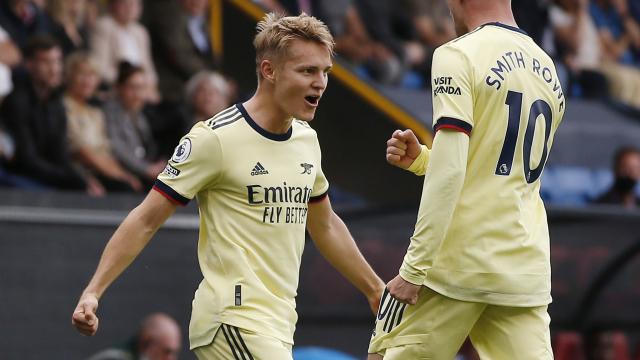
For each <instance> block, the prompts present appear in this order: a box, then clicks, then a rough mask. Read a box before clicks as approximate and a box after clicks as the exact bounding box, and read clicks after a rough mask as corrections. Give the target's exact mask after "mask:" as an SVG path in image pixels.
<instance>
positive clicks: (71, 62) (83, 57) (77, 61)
mask: <svg viewBox="0 0 640 360" xmlns="http://www.w3.org/2000/svg"><path fill="white" fill-rule="evenodd" d="M82 65H89V67H90V68H91V71H92V72H93V73H95V74H96V75H97V74H99V72H98V65H97V64H96V62H95V60H94V59H93V58H92V57H91V56H90V55H89V54H88V53H86V52H84V51H77V52H74V53H72V54H71V55H69V57H67V60H66V61H65V66H64V73H65V80H66V82H67V85H71V82H72V81H73V77H74V76H75V74H76V72H77V71H78V68H79V67H80V66H82Z"/></svg>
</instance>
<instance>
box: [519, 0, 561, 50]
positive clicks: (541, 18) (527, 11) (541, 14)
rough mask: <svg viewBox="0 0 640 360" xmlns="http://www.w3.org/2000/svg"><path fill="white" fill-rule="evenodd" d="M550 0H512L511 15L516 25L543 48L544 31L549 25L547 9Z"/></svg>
mask: <svg viewBox="0 0 640 360" xmlns="http://www.w3.org/2000/svg"><path fill="white" fill-rule="evenodd" d="M550 3H551V0H512V1H511V7H512V9H513V16H514V17H515V19H516V22H517V23H518V27H520V28H521V29H522V30H524V31H526V32H527V34H529V36H531V38H532V39H533V41H535V42H536V44H538V45H540V46H541V47H543V48H546V46H545V45H546V44H544V40H545V32H546V30H547V28H548V26H549V16H548V9H549V4H550Z"/></svg>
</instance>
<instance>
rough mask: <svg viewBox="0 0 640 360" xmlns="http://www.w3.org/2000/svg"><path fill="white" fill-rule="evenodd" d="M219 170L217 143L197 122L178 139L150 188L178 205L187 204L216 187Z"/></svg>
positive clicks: (204, 126)
mask: <svg viewBox="0 0 640 360" xmlns="http://www.w3.org/2000/svg"><path fill="white" fill-rule="evenodd" d="M221 169H222V148H221V145H220V140H219V139H218V136H217V135H216V134H215V132H213V131H212V130H211V129H209V128H207V127H206V125H204V124H202V123H200V124H198V125H196V126H195V127H194V128H193V129H192V130H191V131H190V132H189V133H188V134H187V135H185V136H184V137H183V138H182V139H181V140H180V143H179V144H178V146H177V147H176V149H175V151H174V153H173V155H172V156H171V159H170V160H169V162H168V164H167V166H166V167H165V169H164V171H162V172H161V173H160V175H158V179H157V180H156V182H155V184H154V186H153V189H154V190H156V191H158V192H160V193H161V194H162V195H163V196H165V197H166V198H167V199H169V200H170V201H172V202H174V203H176V204H178V205H186V204H187V203H188V202H189V201H190V200H191V199H193V198H194V197H195V196H196V194H197V193H198V192H200V191H201V190H203V189H206V188H210V187H212V186H214V185H215V183H216V181H217V180H218V178H219V177H220V175H221V172H222V171H221Z"/></svg>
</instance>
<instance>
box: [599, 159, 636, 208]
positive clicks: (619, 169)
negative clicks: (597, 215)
mask: <svg viewBox="0 0 640 360" xmlns="http://www.w3.org/2000/svg"><path fill="white" fill-rule="evenodd" d="M613 173H614V177H615V180H614V183H613V185H612V186H611V188H610V189H609V190H608V191H607V192H606V193H604V194H603V195H602V196H600V197H599V198H598V199H596V203H599V204H618V205H622V206H624V207H625V208H628V209H635V208H637V207H638V205H640V198H638V196H637V194H636V191H635V188H636V185H637V184H638V181H640V149H637V148H634V147H623V148H621V149H619V150H618V151H617V152H616V154H615V157H614V165H613Z"/></svg>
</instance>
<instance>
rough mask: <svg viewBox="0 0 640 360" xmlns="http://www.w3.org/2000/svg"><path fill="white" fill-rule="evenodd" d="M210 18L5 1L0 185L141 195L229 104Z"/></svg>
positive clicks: (199, 7)
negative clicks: (184, 140)
mask: <svg viewBox="0 0 640 360" xmlns="http://www.w3.org/2000/svg"><path fill="white" fill-rule="evenodd" d="M143 9H144V11H143ZM143 15H144V17H143ZM208 15H209V9H208V0H153V1H144V2H143V1H142V0H108V1H99V0H47V1H31V0H5V1H2V2H0V99H1V100H0V101H1V102H2V104H1V106H0V185H4V186H17V187H22V188H30V189H48V188H53V189H68V190H81V191H85V192H86V193H88V194H90V195H93V196H103V195H105V194H106V193H108V192H116V191H130V192H142V191H145V190H146V189H148V188H149V187H150V186H151V184H152V183H153V180H154V179H155V177H156V176H157V175H158V174H159V173H160V172H161V171H162V170H163V168H164V166H165V164H166V159H167V158H168V157H169V156H170V154H171V152H172V147H173V146H174V145H175V144H176V143H177V142H178V139H179V137H180V136H182V134H184V133H186V132H187V131H188V129H189V128H190V127H191V126H192V125H193V124H194V123H195V122H197V121H200V120H204V119H207V118H209V117H211V116H212V115H213V114H215V113H217V112H219V111H220V110H222V109H224V108H226V107H227V106H229V105H230V104H231V103H232V101H233V100H234V97H235V95H234V85H233V84H234V83H233V81H232V80H231V79H228V78H227V77H225V76H224V75H222V74H220V73H219V72H216V70H218V67H217V64H216V63H215V61H214V57H213V55H212V52H211V46H210V42H209V28H208Z"/></svg>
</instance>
